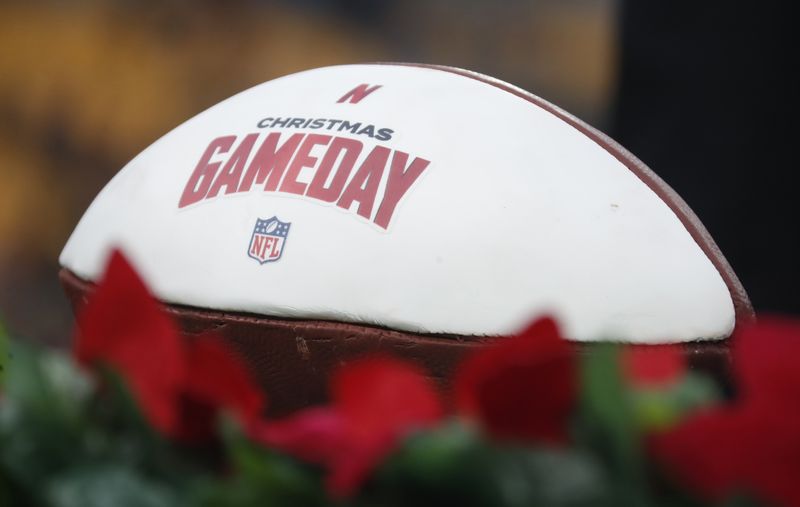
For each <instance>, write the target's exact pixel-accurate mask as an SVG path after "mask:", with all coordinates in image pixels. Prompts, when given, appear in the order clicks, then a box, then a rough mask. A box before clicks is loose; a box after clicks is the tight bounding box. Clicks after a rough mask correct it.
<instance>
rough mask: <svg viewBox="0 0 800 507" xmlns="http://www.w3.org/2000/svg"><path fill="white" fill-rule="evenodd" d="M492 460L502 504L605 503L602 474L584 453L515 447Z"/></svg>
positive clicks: (590, 506)
mask: <svg viewBox="0 0 800 507" xmlns="http://www.w3.org/2000/svg"><path fill="white" fill-rule="evenodd" d="M493 461H494V466H493V473H494V480H496V481H497V483H498V484H499V486H500V490H501V493H502V498H503V500H504V501H503V505H506V506H520V507H522V506H526V505H539V506H554V507H555V506H559V507H584V506H585V507H594V506H598V505H604V504H608V503H609V502H608V497H609V495H610V491H609V488H608V485H607V478H606V477H605V472H604V470H603V469H602V467H601V465H600V464H599V463H598V462H597V461H596V460H595V459H594V458H593V457H592V456H590V455H588V454H586V453H582V452H575V451H572V450H569V449H547V448H538V449H525V448H519V447H516V448H509V449H507V450H505V451H503V452H502V453H501V454H498V455H497V456H496V457H495V459H494V460H493Z"/></svg>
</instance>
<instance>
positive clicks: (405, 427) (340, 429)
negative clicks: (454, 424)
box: [251, 358, 442, 497]
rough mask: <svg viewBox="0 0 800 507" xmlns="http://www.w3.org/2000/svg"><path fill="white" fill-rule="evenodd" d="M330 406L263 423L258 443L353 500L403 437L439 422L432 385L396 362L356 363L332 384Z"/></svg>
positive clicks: (255, 433) (256, 432)
mask: <svg viewBox="0 0 800 507" xmlns="http://www.w3.org/2000/svg"><path fill="white" fill-rule="evenodd" d="M331 397H332V403H331V406H329V407H325V408H310V409H307V410H304V411H301V412H299V413H297V414H296V415H294V416H291V417H289V418H287V419H284V420H282V421H279V422H269V423H262V424H260V425H258V426H256V427H255V428H253V430H252V432H251V435H252V436H253V437H254V438H255V439H256V440H258V441H260V442H262V443H264V444H266V445H268V446H272V447H276V448H278V449H281V450H284V451H286V452H288V453H290V454H292V455H294V456H296V457H299V458H300V459H304V460H307V461H310V462H312V463H319V464H322V465H324V466H325V467H326V468H328V469H329V475H328V480H327V486H328V489H329V491H330V492H331V493H332V494H333V495H334V496H339V497H341V496H347V495H351V494H352V493H353V492H354V491H355V490H356V488H358V487H359V486H360V485H361V484H362V483H363V482H364V480H365V479H366V477H367V475H368V474H369V472H371V471H372V469H373V468H375V467H376V466H377V465H378V464H379V463H380V462H381V461H382V460H383V459H384V458H386V456H387V455H388V454H389V453H390V452H391V451H393V450H394V449H395V448H396V447H397V445H398V443H399V441H400V439H401V438H403V437H405V436H407V435H408V434H409V433H410V432H411V431H413V430H419V429H422V428H426V427H429V426H431V425H432V424H434V423H436V422H438V421H439V419H441V417H442V407H441V405H440V403H439V398H438V396H437V394H436V391H435V389H434V387H433V385H432V384H431V383H430V381H429V380H428V379H427V378H426V377H425V376H424V375H423V374H422V372H421V371H420V370H419V369H418V368H417V367H415V366H413V365H411V364H408V363H404V362H401V361H398V360H394V359H387V358H372V359H364V360H361V361H356V362H353V363H350V364H348V365H346V366H345V367H343V368H341V369H340V370H339V371H338V372H336V373H335V374H334V376H333V378H332V379H331Z"/></svg>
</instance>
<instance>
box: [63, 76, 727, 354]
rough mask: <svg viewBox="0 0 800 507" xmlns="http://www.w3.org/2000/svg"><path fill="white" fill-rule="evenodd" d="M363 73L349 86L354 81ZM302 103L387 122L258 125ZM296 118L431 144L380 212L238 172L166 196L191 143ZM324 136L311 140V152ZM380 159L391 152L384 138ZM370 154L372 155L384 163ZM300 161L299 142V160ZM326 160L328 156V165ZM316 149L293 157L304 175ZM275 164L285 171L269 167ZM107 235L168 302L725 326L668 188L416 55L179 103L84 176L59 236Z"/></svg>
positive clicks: (386, 318) (426, 327) (311, 110)
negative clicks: (269, 223)
mask: <svg viewBox="0 0 800 507" xmlns="http://www.w3.org/2000/svg"><path fill="white" fill-rule="evenodd" d="M362 83H363V84H369V85H377V84H379V85H381V87H380V88H378V89H376V90H374V91H372V92H371V93H369V94H368V95H366V96H365V97H364V98H363V99H362V100H360V101H359V102H357V103H351V102H348V101H345V102H337V100H339V99H340V98H341V97H342V96H344V95H345V94H346V93H347V92H348V91H349V90H351V89H353V88H355V87H356V86H357V85H360V84H362ZM268 117H272V118H277V117H282V118H289V117H292V118H307V119H311V118H320V119H323V118H324V119H342V120H347V121H349V122H351V123H352V122H360V123H362V127H361V128H363V126H365V125H367V124H372V125H374V126H375V133H376V134H377V129H379V128H387V129H391V130H393V131H394V132H393V134H392V135H391V139H390V140H387V141H381V140H377V139H374V138H371V137H370V136H369V132H367V133H362V134H360V135H359V134H352V133H347V132H345V133H341V132H336V131H335V128H334V129H333V130H327V129H325V128H319V129H312V128H310V127H307V128H305V129H303V128H279V127H275V128H259V127H258V123H259V121H261V120H262V119H264V118H268ZM272 132H279V133H280V134H281V140H280V142H281V143H282V142H284V141H286V140H287V139H288V138H289V136H290V135H292V134H295V133H305V134H325V135H337V136H339V137H346V138H349V139H355V140H358V141H360V142H362V143H363V145H364V149H363V151H362V152H361V154H360V155H359V157H358V161H357V162H356V164H355V169H354V170H353V171H352V172H351V174H350V178H351V179H352V177H353V174H354V173H355V172H356V169H358V167H359V166H360V164H361V163H362V162H363V161H364V159H365V158H366V156H367V154H368V153H369V152H370V150H372V149H373V147H375V146H378V145H380V146H385V147H386V148H388V149H390V150H393V151H392V154H394V153H395V151H394V150H397V151H401V152H404V153H407V154H409V157H408V160H407V161H405V167H407V166H408V164H410V163H411V162H412V161H413V160H414V159H415V158H416V157H418V158H420V159H424V160H427V161H429V162H430V164H429V165H427V166H426V167H425V169H424V171H423V172H422V174H421V176H420V177H419V178H418V179H417V180H416V181H414V183H413V184H412V185H411V186H410V188H409V189H408V190H407V192H406V193H405V194H404V195H403V197H402V199H401V200H400V202H399V204H398V205H397V208H396V209H395V211H394V213H393V214H392V215H391V221H390V223H389V224H388V228H386V229H384V228H383V227H381V226H380V225H377V224H376V223H375V222H376V219H375V214H376V213H377V210H378V207H379V204H380V202H381V197H382V196H383V195H384V190H385V188H386V186H387V176H388V171H389V169H388V168H387V169H386V171H384V173H383V177H382V179H381V183H380V188H379V189H378V191H377V201H376V203H375V206H374V207H373V209H372V213H371V214H370V215H369V217H370V218H369V219H367V218H363V217H361V216H359V215H358V214H357V213H356V209H357V206H358V203H355V204H353V206H352V207H351V208H350V209H349V210H346V209H342V208H341V207H338V206H336V205H335V204H329V203H325V202H322V201H320V200H318V199H313V198H310V197H307V196H300V195H294V194H291V193H287V192H265V191H264V190H263V183H262V184H258V183H254V184H253V185H252V188H251V189H250V190H249V191H247V192H239V193H232V194H230V195H225V191H224V189H223V190H222V191H221V192H220V195H219V196H218V197H216V198H210V199H205V200H201V201H199V202H196V203H193V204H190V205H188V206H185V207H182V208H179V206H178V203H179V199H180V198H181V195H182V194H183V192H184V188H185V187H186V185H187V181H189V178H190V176H191V175H192V173H193V172H194V170H195V167H196V166H197V165H198V161H200V159H201V156H202V155H203V152H204V151H205V150H206V147H207V146H208V145H209V143H210V142H211V141H212V140H213V139H215V138H218V137H221V136H228V135H235V136H237V138H236V141H235V143H234V144H233V146H232V148H231V150H230V151H228V152H227V153H224V154H223V153H216V154H215V155H214V156H212V157H211V159H210V160H211V162H214V161H219V162H221V163H222V164H223V165H224V164H225V162H226V161H227V160H228V159H229V158H230V157H231V155H232V153H233V152H234V150H235V149H236V148H237V146H239V145H240V143H241V142H242V140H243V138H244V136H245V135H247V134H259V135H258V138H257V141H256V143H255V145H254V146H255V148H254V149H253V151H252V152H251V153H250V157H249V159H248V165H249V163H250V161H251V160H252V159H253V157H254V154H255V151H256V149H257V148H258V147H259V145H260V144H261V142H263V140H264V139H265V138H266V136H267V135H268V134H269V133H272ZM325 150H326V146H316V147H315V148H314V149H312V151H311V155H312V156H316V157H317V158H318V159H320V158H321V157H322V156H323V155H324V153H325ZM390 161H391V158H390ZM387 164H388V163H387ZM318 165H319V161H318V162H317V166H318ZM335 167H336V166H335ZM315 170H316V169H315V168H305V169H302V170H301V171H300V173H299V176H298V177H297V181H299V182H301V183H302V182H305V183H307V182H309V180H310V179H311V177H312V176H313V175H314V174H315ZM284 177H286V176H284ZM273 216H276V217H278V219H280V220H281V221H283V222H290V223H291V228H290V230H289V233H288V235H287V237H286V239H285V243H284V244H283V252H282V254H281V256H280V259H279V260H277V261H275V262H266V263H264V264H262V263H260V262H258V261H256V260H255V259H253V258H251V257H249V256H248V248H249V246H250V240H251V237H252V235H253V230H254V226H255V223H256V219H257V218H262V219H268V218H270V217H273ZM115 246H119V247H121V248H122V249H123V250H124V251H125V252H126V253H127V254H128V256H129V257H130V258H131V259H132V261H133V262H134V264H135V265H136V266H137V267H138V269H139V270H140V271H141V272H142V274H143V276H144V277H145V279H146V281H147V282H148V283H149V284H150V286H151V287H152V289H153V291H154V292H155V294H156V295H157V296H158V297H160V298H161V299H163V300H164V301H167V302H172V303H180V304H184V305H191V306H196V307H204V308H213V309H221V310H233V311H244V312H252V313H256V314H264V315H273V316H286V317H302V318H322V319H331V320H341V321H348V322H356V323H368V324H378V325H381V326H387V327H390V328H395V329H401V330H409V331H419V332H430V333H455V334H464V335H496V334H507V333H512V332H515V331H517V330H519V329H520V327H521V326H523V325H524V324H525V323H526V322H527V321H528V320H529V319H531V318H532V317H535V316H537V315H539V314H542V313H546V312H547V313H553V314H555V315H556V316H557V317H558V318H560V319H561V321H562V324H563V327H564V329H565V331H566V333H567V334H568V335H569V336H571V337H573V338H574V339H576V340H582V341H594V340H607V339H610V340H614V341H629V342H640V343H661V342H683V341H689V340H697V339H717V338H722V337H725V336H728V335H729V334H730V332H731V330H732V329H733V325H734V308H733V303H732V300H731V296H730V293H729V291H728V289H727V287H726V285H725V283H724V282H723V280H722V278H721V276H720V275H719V273H718V272H717V270H716V269H715V268H714V266H713V265H712V263H711V262H710V261H709V259H708V258H707V257H706V255H705V254H704V253H703V252H702V251H701V249H700V248H699V247H698V245H697V244H696V243H695V241H694V240H693V239H692V238H691V236H690V235H689V233H688V232H687V231H686V229H685V227H684V226H683V225H682V224H681V222H680V221H679V220H678V218H677V217H676V216H675V214H674V213H673V212H672V211H671V210H670V209H669V207H668V206H667V205H666V204H665V203H664V202H663V201H662V200H661V199H660V198H659V197H658V196H656V194H655V193H654V192H653V191H652V190H651V189H649V188H648V187H647V186H646V185H645V184H644V183H642V182H641V181H640V180H639V179H638V178H637V177H636V176H635V175H634V174H633V173H631V172H630V170H629V169H627V168H626V167H625V166H624V165H623V164H622V163H620V162H619V161H618V160H616V159H615V158H614V157H613V156H612V155H610V154H609V153H608V152H607V151H606V150H604V149H603V148H602V147H600V146H599V145H597V144H596V143H595V142H593V141H592V140H590V139H589V138H588V137H586V136H585V135H584V134H582V133H581V132H579V131H578V130H576V129H575V128H573V127H572V126H570V125H568V124H567V123H565V122H564V121H562V120H561V119H559V118H557V117H556V116H554V115H553V114H551V113H549V112H547V111H545V110H543V109H541V108H540V107H538V106H536V105H534V104H532V103H530V102H528V101H526V100H524V99H522V98H520V97H517V96H515V95H513V94H511V93H508V92H506V91H503V90H501V89H499V88H497V87H495V86H492V85H489V84H486V83H483V82H480V81H477V80H474V79H470V78H468V77H464V76H460V75H456V74H453V73H448V72H443V71H440V70H435V69H426V68H418V67H405V66H393V65H348V66H339V67H328V68H322V69H315V70H311V71H307V72H302V73H299V74H294V75H291V76H287V77H283V78H280V79H276V80H274V81H270V82H267V83H264V84H261V85H259V86H256V87H254V88H251V89H249V90H247V91H245V92H242V93H240V94H238V95H236V96H234V97H232V98H230V99H228V100H225V101H223V102H221V103H220V104H218V105H216V106H214V107H212V108H211V109H209V110H207V111H205V112H203V113H201V114H199V115H197V116H196V117H194V118H192V119H191V120H189V121H187V122H186V123H184V124H183V125H181V126H179V127H177V128H176V129H175V130H173V131H172V132H170V133H169V134H167V135H165V136H164V137H162V138H161V139H159V140H158V141H156V142H155V143H154V144H153V145H152V146H150V147H149V148H147V149H146V150H145V151H143V152H142V153H141V154H140V155H139V156H137V157H136V158H135V159H133V160H132V161H131V162H130V163H129V164H128V165H126V166H125V168H123V169H122V171H120V172H119V174H117V175H116V176H115V177H114V178H113V180H112V181H111V182H110V183H109V184H108V185H107V186H106V187H105V188H104V189H103V191H102V192H101V193H100V194H99V195H98V196H97V198H96V199H95V200H94V202H93V203H92V205H91V206H90V207H89V209H88V211H87V212H86V214H85V215H84V216H83V218H82V219H81V221H80V223H79V224H78V226H77V228H76V229H75V231H74V233H73V234H72V236H71V237H70V239H69V241H68V242H67V245H66V246H65V247H64V251H63V252H62V254H61V258H60V261H61V264H62V265H63V266H65V267H67V268H69V269H70V270H72V271H73V272H75V273H76V274H77V275H78V276H81V277H83V278H86V279H89V280H95V279H97V278H98V277H99V276H100V274H101V273H102V270H103V268H104V266H105V262H106V259H107V256H108V254H109V252H110V250H111V249H112V248H113V247H115Z"/></svg>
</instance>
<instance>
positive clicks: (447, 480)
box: [363, 422, 501, 507]
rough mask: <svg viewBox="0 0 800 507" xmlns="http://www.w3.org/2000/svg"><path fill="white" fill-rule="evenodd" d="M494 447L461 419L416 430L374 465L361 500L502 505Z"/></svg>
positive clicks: (464, 506) (395, 503) (400, 503)
mask: <svg viewBox="0 0 800 507" xmlns="http://www.w3.org/2000/svg"><path fill="white" fill-rule="evenodd" d="M492 452H493V451H492V448H491V447H490V446H489V445H488V444H487V443H486V442H484V441H483V440H482V439H481V438H480V435H478V433H477V432H476V431H474V429H473V428H471V427H467V426H465V425H463V424H461V423H459V422H453V423H450V424H446V425H443V426H441V427H439V428H436V429H434V430H432V431H426V432H422V433H417V434H414V435H412V436H410V437H409V438H407V439H406V440H405V442H404V443H403V445H402V446H401V447H400V448H399V449H398V450H397V451H396V452H395V453H394V454H393V455H392V456H390V457H389V458H388V459H387V460H386V461H385V462H384V463H383V464H382V465H381V466H380V467H379V468H378V470H376V472H375V474H374V477H373V479H372V481H371V482H370V483H369V484H368V485H367V488H366V491H365V493H364V498H363V503H364V504H365V505H386V506H405V505H414V506H425V505H437V506H439V505H459V506H462V507H467V506H489V505H501V503H500V493H499V490H498V487H497V485H496V484H494V483H493V482H492V481H490V480H488V477H489V475H490V471H491V467H492V460H491V454H492Z"/></svg>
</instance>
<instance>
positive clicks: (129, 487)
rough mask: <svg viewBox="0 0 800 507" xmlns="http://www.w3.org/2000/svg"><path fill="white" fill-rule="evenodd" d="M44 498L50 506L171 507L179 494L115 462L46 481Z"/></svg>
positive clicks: (175, 502) (82, 469) (176, 503)
mask: <svg viewBox="0 0 800 507" xmlns="http://www.w3.org/2000/svg"><path fill="white" fill-rule="evenodd" d="M44 489H45V494H44V496H45V498H46V500H47V502H48V503H49V504H50V505H52V506H53V507H107V506H109V505H113V506H115V507H175V506H177V505H179V501H178V500H179V497H178V495H177V494H176V492H175V491H173V490H171V489H170V488H168V487H166V486H165V485H163V484H159V483H156V482H154V481H152V480H149V479H146V478H144V477H142V476H141V475H140V474H139V473H138V472H137V471H135V470H132V469H130V468H129V467H127V466H125V465H120V464H116V463H97V464H95V465H94V466H91V467H87V468H81V469H76V470H70V471H69V472H68V473H66V474H64V475H62V476H58V477H55V478H53V479H51V480H50V481H48V482H47V483H46V485H45V487H44Z"/></svg>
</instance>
